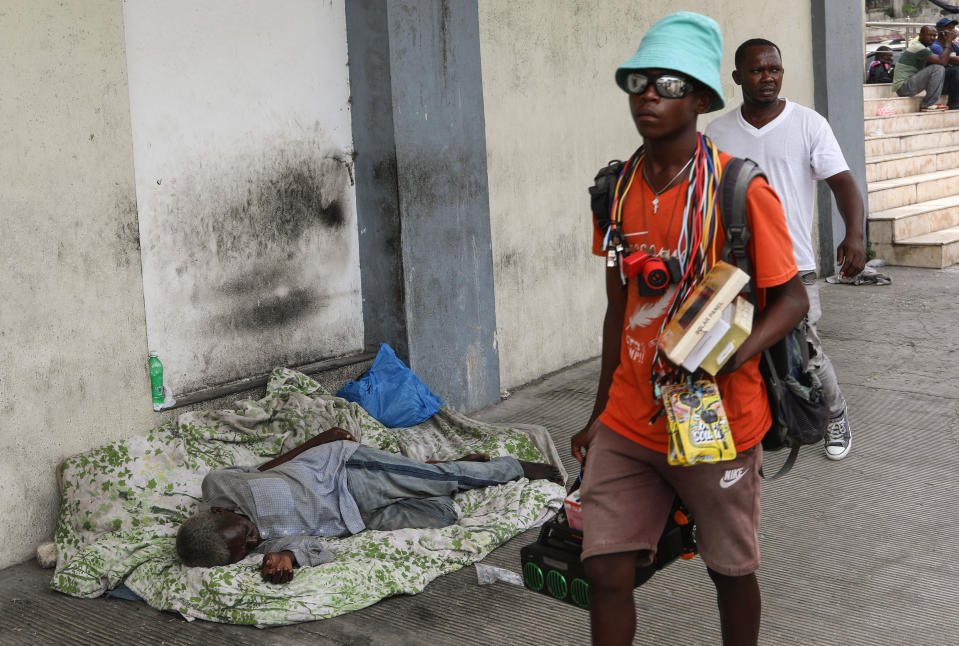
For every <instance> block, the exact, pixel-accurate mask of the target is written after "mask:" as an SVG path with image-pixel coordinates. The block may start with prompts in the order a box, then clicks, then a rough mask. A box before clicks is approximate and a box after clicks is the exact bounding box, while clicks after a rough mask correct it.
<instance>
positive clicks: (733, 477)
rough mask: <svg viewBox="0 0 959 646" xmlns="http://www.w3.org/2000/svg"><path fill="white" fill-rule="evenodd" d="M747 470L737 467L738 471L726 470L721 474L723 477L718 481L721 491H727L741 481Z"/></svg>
mask: <svg viewBox="0 0 959 646" xmlns="http://www.w3.org/2000/svg"><path fill="white" fill-rule="evenodd" d="M748 470H749V469H747V468H746V467H739V468H738V469H726V473H724V474H723V477H722V478H721V479H720V481H719V486H720V487H722V488H723V489H728V488H729V487H731V486H733V485H734V484H736V483H737V482H739V481H740V479H742V477H743V476H744V475H746V472H747V471H748Z"/></svg>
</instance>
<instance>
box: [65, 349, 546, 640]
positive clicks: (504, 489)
mask: <svg viewBox="0 0 959 646" xmlns="http://www.w3.org/2000/svg"><path fill="white" fill-rule="evenodd" d="M235 405H236V409H235V410H219V411H202V412H190V413H184V414H182V415H180V416H179V417H178V418H177V419H176V420H175V421H171V422H169V423H167V424H164V425H162V426H159V427H157V428H155V429H153V430H151V431H149V432H146V433H142V434H140V435H136V436H134V437H131V438H129V439H126V440H122V441H119V442H115V443H113V444H110V445H109V446H106V447H103V448H100V449H96V450H93V451H89V452H87V453H83V454H81V455H78V456H75V457H72V458H69V459H67V460H65V461H64V463H63V465H62V466H61V471H60V475H61V482H62V497H63V500H62V505H61V509H60V519H59V522H58V525H57V532H56V543H57V548H58V550H59V560H58V561H57V569H56V571H55V572H54V575H53V580H52V581H51V587H53V589H55V590H59V591H61V592H65V593H67V594H71V595H74V596H78V597H97V596H100V595H102V594H104V593H106V592H107V591H108V590H110V589H112V588H114V587H116V586H117V585H120V584H121V583H122V584H125V585H126V586H127V587H128V588H130V589H131V590H132V591H133V592H135V593H136V594H138V595H140V597H142V598H143V599H144V600H145V601H146V602H147V603H149V604H150V605H151V606H153V607H155V608H158V609H160V610H174V611H176V612H179V613H180V614H181V615H183V616H184V617H186V618H187V619H193V618H196V617H199V618H201V619H207V620H210V621H220V622H227V623H237V624H255V625H259V626H267V625H279V624H290V623H296V622H300V621H312V620H315V619H324V618H327V617H334V616H336V615H339V614H343V613H345V612H350V611H351V610H358V609H360V608H364V607H366V606H369V605H371V604H373V603H376V602H377V601H378V600H380V599H382V598H384V597H388V596H390V595H394V594H415V593H417V592H420V591H422V590H423V589H424V588H425V587H426V584H428V583H429V582H430V581H432V580H433V579H434V578H436V577H437V576H439V575H441V574H446V573H449V572H453V571H455V570H457V569H459V568H461V567H463V566H465V565H469V564H470V563H474V562H475V561H479V560H480V559H482V558H483V557H485V556H486V555H487V554H488V553H489V552H490V551H491V550H492V549H494V548H495V547H497V546H499V545H501V544H502V543H504V542H505V541H507V540H508V539H509V538H511V537H512V536H514V535H516V534H517V533H519V532H521V531H523V530H525V529H528V528H530V527H534V526H537V525H540V524H542V523H543V522H544V521H545V520H546V519H547V518H549V517H550V516H551V515H552V514H553V513H554V512H555V511H556V510H557V509H558V508H559V506H560V505H561V504H562V500H563V497H564V495H565V490H564V488H563V487H561V486H560V485H557V484H553V483H550V482H547V481H545V480H538V481H535V482H530V481H529V480H526V479H521V480H517V481H515V482H510V483H508V484H505V485H501V486H498V487H491V488H487V489H481V490H473V491H468V492H465V493H463V494H459V495H458V496H457V502H458V504H459V506H460V509H461V512H462V514H461V518H460V521H459V522H458V523H457V524H456V525H452V526H449V527H444V528H442V529H403V530H397V531H392V532H378V531H369V530H367V531H363V532H361V533H359V534H356V535H355V536H350V537H348V538H341V539H331V540H324V543H325V544H326V545H327V546H328V547H329V549H330V550H332V551H333V552H334V554H335V556H336V558H335V560H334V561H333V562H332V563H328V564H325V565H320V566H317V567H301V568H298V569H297V570H296V576H295V577H294V579H293V581H292V582H290V583H288V584H285V585H275V584H270V583H265V582H263V581H262V579H261V578H260V573H259V564H260V560H261V559H262V555H259V554H251V555H249V556H248V557H247V558H245V559H244V560H242V561H240V562H238V563H234V564H233V565H228V566H224V567H215V568H188V567H186V566H184V565H181V564H180V562H179V561H178V559H177V556H176V552H175V549H174V537H175V535H176V530H177V527H178V526H179V525H180V523H181V522H182V521H184V520H185V519H186V518H188V517H189V516H190V515H192V514H193V513H194V512H195V511H196V507H197V504H198V502H199V497H200V483H201V482H202V480H203V477H204V476H205V475H206V473H207V472H208V471H210V470H212V469H217V468H220V467H223V466H227V465H231V464H239V465H259V464H262V463H263V462H265V461H267V460H269V459H270V458H272V457H274V456H276V455H278V454H280V453H282V452H285V451H288V450H289V449H292V448H293V447H295V446H297V445H299V444H301V443H303V442H304V441H306V440H307V439H309V438H310V437H313V436H314V435H316V434H317V433H320V432H322V431H325V430H326V429H328V428H330V427H332V426H339V427H341V428H344V429H346V430H348V431H349V432H350V433H352V434H353V436H354V437H356V438H357V440H359V441H360V442H361V443H363V444H367V445H369V446H375V447H377V448H380V449H384V450H387V451H392V452H395V453H402V454H404V455H407V456H409V457H412V458H414V459H417V460H424V461H425V460H427V459H440V460H444V459H453V458H456V457H459V456H461V455H464V454H467V453H475V452H484V453H489V454H490V455H491V456H497V455H513V456H515V457H517V458H519V459H522V460H531V461H547V462H551V463H553V464H554V465H556V466H558V467H559V468H560V469H561V470H562V464H561V463H560V461H559V456H558V454H557V452H556V448H555V446H554V445H553V443H552V441H551V440H550V438H549V435H548V434H547V433H546V430H545V429H544V428H542V427H537V426H528V425H514V426H503V425H490V424H485V423H483V422H478V421H476V420H472V419H469V418H467V417H465V416H463V415H461V414H459V413H457V412H455V411H453V410H450V409H448V408H443V409H441V410H440V412H439V413H437V414H436V415H434V416H433V417H432V418H430V419H429V420H427V421H426V422H423V423H422V424H418V425H417V426H414V427H410V428H386V427H384V426H383V425H381V424H380V423H379V422H377V421H376V420H375V419H373V418H372V417H370V415H369V414H367V413H366V411H364V410H363V409H362V408H360V407H359V406H358V405H356V404H353V403H350V402H347V401H346V400H344V399H341V398H339V397H335V396H333V395H331V394H329V393H327V392H326V391H324V390H323V389H322V387H321V386H320V385H319V384H318V383H317V382H316V381H314V380H313V379H311V378H310V377H308V376H306V375H304V374H302V373H299V372H296V371H294V370H289V369H286V368H277V369H276V370H274V371H273V374H272V375H271V377H270V381H269V383H268V385H267V393H266V396H265V397H264V398H263V399H261V400H259V401H253V400H241V401H238V402H236V404H235ZM564 475H565V473H564Z"/></svg>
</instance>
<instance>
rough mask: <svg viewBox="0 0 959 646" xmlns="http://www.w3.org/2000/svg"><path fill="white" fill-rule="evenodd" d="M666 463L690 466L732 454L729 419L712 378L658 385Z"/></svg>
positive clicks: (726, 458) (722, 458) (724, 457)
mask: <svg viewBox="0 0 959 646" xmlns="http://www.w3.org/2000/svg"><path fill="white" fill-rule="evenodd" d="M662 395H663V407H664V408H665V410H666V427H667V429H668V432H669V452H668V454H667V459H668V461H669V464H672V465H683V466H692V465H694V464H699V463H701V462H721V461H724V460H732V459H733V458H735V457H736V445H735V443H734V442H733V435H732V431H731V430H730V428H729V420H727V419H726V411H725V409H724V408H723V400H722V397H720V395H719V388H718V387H717V386H716V382H715V381H713V380H712V379H705V378H704V379H700V380H698V381H695V382H693V383H683V384H670V385H667V386H663V387H662Z"/></svg>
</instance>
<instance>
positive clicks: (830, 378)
mask: <svg viewBox="0 0 959 646" xmlns="http://www.w3.org/2000/svg"><path fill="white" fill-rule="evenodd" d="M939 67H941V66H939ZM799 278H800V280H802V284H803V287H805V288H806V296H808V297H809V311H808V312H807V313H806V332H807V338H808V339H809V345H810V346H811V347H810V350H809V367H810V368H811V369H812V370H813V372H815V373H816V376H818V377H819V380H820V381H821V382H822V391H823V395H824V396H825V398H826V403H827V404H829V412H830V416H831V417H839V416H840V415H842V413H843V411H845V410H846V400H845V399H844V398H843V396H842V392H840V390H839V382H837V381H836V372H835V371H834V370H833V368H832V362H831V361H830V360H829V357H827V356H826V353H825V352H823V351H822V340H821V339H820V338H819V328H818V323H819V319H820V318H822V303H821V301H820V300H819V283H818V282H816V272H814V271H806V272H802V273H800V274H799Z"/></svg>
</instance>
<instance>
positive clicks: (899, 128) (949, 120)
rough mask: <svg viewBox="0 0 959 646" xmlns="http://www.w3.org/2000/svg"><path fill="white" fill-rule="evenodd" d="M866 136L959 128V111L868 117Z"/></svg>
mask: <svg viewBox="0 0 959 646" xmlns="http://www.w3.org/2000/svg"><path fill="white" fill-rule="evenodd" d="M865 119H866V123H865V125H866V136H873V135H895V134H899V133H902V132H915V131H917V130H920V131H928V130H938V129H941V128H959V110H940V111H939V112H912V113H909V114H894V115H892V116H890V117H866V118H865Z"/></svg>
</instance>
